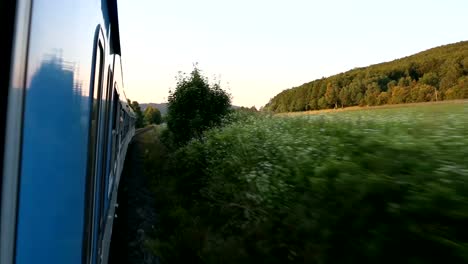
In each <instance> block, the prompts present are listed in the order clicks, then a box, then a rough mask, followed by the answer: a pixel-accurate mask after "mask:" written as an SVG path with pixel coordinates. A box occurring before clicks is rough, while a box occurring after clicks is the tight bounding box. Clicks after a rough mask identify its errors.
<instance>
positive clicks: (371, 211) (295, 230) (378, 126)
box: [150, 103, 468, 263]
mask: <svg viewBox="0 0 468 264" xmlns="http://www.w3.org/2000/svg"><path fill="white" fill-rule="evenodd" d="M237 120H238V121H234V122H232V123H230V124H228V125H226V126H224V127H222V128H217V129H213V130H210V131H208V132H207V133H206V134H205V137H204V139H203V140H201V141H192V142H191V143H189V144H188V145H187V146H185V147H183V148H181V149H179V150H178V151H177V152H176V153H174V154H173V155H172V156H171V158H170V161H169V162H168V164H166V165H164V166H165V170H166V173H167V174H170V175H172V176H173V177H171V178H170V179H166V180H165V181H166V186H165V187H164V188H165V189H164V190H161V189H159V190H156V191H158V192H159V193H160V198H159V199H160V205H159V206H162V207H163V208H162V209H161V210H162V211H163V214H164V215H167V217H166V218H164V217H163V218H162V220H161V228H162V229H164V230H165V231H164V232H161V233H160V234H159V239H156V240H154V241H152V242H151V243H150V244H151V247H152V248H153V249H154V251H155V252H157V254H158V255H160V256H162V258H163V259H165V260H167V261H172V262H174V261H190V262H191V263H195V262H199V263H256V262H257V263H285V262H288V263H289V262H296V263H299V262H300V263H468V228H467V226H466V225H467V223H468V105H467V103H454V104H434V105H422V106H412V107H401V108H389V109H374V110H372V111H365V110H362V111H350V112H341V113H326V114H319V115H303V116H295V117H278V116H267V115H247V116H242V118H240V117H238V118H237ZM161 182H164V180H162V181H161ZM167 186H171V188H172V189H171V188H168V187H167ZM161 193H163V194H161ZM177 193H179V194H183V195H180V196H178V195H177ZM168 200H170V202H168ZM162 204H164V205H162ZM164 210H166V211H164ZM171 230H172V231H171ZM181 250H183V252H185V254H180V251H181Z"/></svg>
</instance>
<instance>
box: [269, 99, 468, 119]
mask: <svg viewBox="0 0 468 264" xmlns="http://www.w3.org/2000/svg"><path fill="white" fill-rule="evenodd" d="M452 104H468V100H466V99H464V100H451V101H438V102H427V103H408V104H388V105H379V106H351V107H344V108H337V109H323V110H313V111H304V112H287V113H279V114H276V115H278V116H298V115H317V114H324V113H340V112H347V111H362V110H376V109H388V108H392V109H393V108H407V107H410V108H412V107H421V106H429V105H452Z"/></svg>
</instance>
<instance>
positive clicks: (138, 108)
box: [127, 99, 144, 128]
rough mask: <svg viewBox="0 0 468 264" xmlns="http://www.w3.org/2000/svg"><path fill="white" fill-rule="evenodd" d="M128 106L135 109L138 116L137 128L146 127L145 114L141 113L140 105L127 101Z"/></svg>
mask: <svg viewBox="0 0 468 264" xmlns="http://www.w3.org/2000/svg"><path fill="white" fill-rule="evenodd" d="M127 103H128V105H129V106H130V107H131V108H132V109H133V112H135V115H136V118H137V119H136V121H135V127H136V128H141V127H143V126H144V120H143V112H141V107H140V104H139V103H138V102H137V101H133V102H131V101H130V99H127Z"/></svg>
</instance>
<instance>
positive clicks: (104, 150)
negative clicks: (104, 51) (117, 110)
mask: <svg viewBox="0 0 468 264" xmlns="http://www.w3.org/2000/svg"><path fill="white" fill-rule="evenodd" d="M107 72H108V74H107V85H106V88H105V90H104V91H103V93H102V96H101V102H102V104H103V105H102V107H101V116H102V122H100V123H101V126H102V128H103V129H102V130H101V132H100V140H101V141H100V144H101V145H100V150H101V151H100V152H99V153H100V154H101V155H100V160H101V168H100V170H99V171H98V172H97V173H98V174H97V177H98V180H99V190H98V193H99V195H100V196H99V205H98V206H99V212H100V216H99V227H98V234H99V235H102V233H103V232H102V230H103V228H104V224H105V220H106V218H105V217H104V214H105V208H104V199H105V193H106V191H105V189H106V179H107V173H108V164H107V162H108V148H109V147H110V145H109V134H110V133H111V131H110V130H109V128H110V125H109V121H110V109H111V107H110V96H111V92H112V84H113V82H114V76H113V72H112V69H111V67H110V66H109V68H108V70H107Z"/></svg>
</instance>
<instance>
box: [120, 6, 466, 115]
mask: <svg viewBox="0 0 468 264" xmlns="http://www.w3.org/2000/svg"><path fill="white" fill-rule="evenodd" d="M265 7H268V8H265ZM464 10H468V3H466V2H464V1H462V0H451V1H445V2H444V3H441V2H437V1H412V2H410V3H409V2H405V1H402V0H400V1H392V2H391V1H386V2H384V1H381V2H380V3H375V2H373V1H370V0H361V1H357V2H353V3H348V2H346V1H339V0H335V1H327V2H313V3H310V2H308V1H305V0H304V1H301V0H298V1H295V2H292V3H287V2H283V1H268V2H266V1H256V2H253V3H251V2H248V1H245V0H244V1H239V2H236V3H218V2H216V1H212V0H204V1H201V2H197V3H192V2H190V1H173V2H170V3H155V2H152V1H150V0H141V1H140V2H138V3H135V2H132V3H129V2H121V3H120V5H119V16H120V31H121V40H122V50H123V52H122V61H123V69H124V82H125V91H126V94H127V96H128V97H129V98H130V99H131V100H132V101H138V102H140V103H166V102H167V96H168V91H169V89H174V88H175V84H176V81H175V77H176V76H177V74H178V72H185V73H189V72H190V71H191V70H192V68H193V67H192V66H193V63H198V65H199V68H200V69H201V71H202V73H203V74H204V75H205V76H206V77H208V78H209V80H210V82H214V81H220V82H221V87H222V88H223V89H225V90H227V91H228V92H229V93H230V94H231V95H232V104H233V105H237V106H245V107H251V106H255V107H256V108H257V109H258V108H260V107H262V106H264V105H265V104H267V103H268V101H269V100H270V99H271V98H273V97H274V96H275V95H277V94H278V93H280V92H281V91H283V90H286V89H290V88H293V87H297V86H300V85H301V84H304V83H308V82H311V81H313V80H316V79H320V78H322V77H329V76H333V75H336V74H339V73H342V72H346V71H349V70H352V69H355V68H362V67H367V66H370V65H374V64H380V63H385V62H390V61H393V60H397V59H401V58H404V57H408V56H411V55H414V54H416V53H419V52H422V51H425V50H428V49H432V48H435V47H439V46H443V45H448V44H453V43H457V42H462V41H467V40H468V33H467V32H466V30H464V25H466V22H467V18H466V16H465V14H464ZM369 21H371V23H370V22H369Z"/></svg>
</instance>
